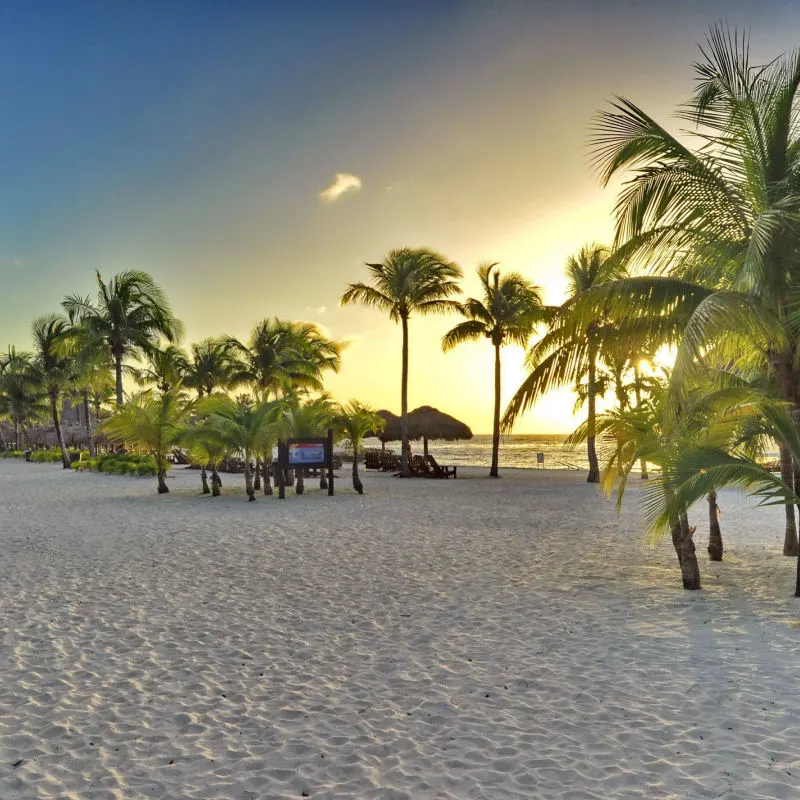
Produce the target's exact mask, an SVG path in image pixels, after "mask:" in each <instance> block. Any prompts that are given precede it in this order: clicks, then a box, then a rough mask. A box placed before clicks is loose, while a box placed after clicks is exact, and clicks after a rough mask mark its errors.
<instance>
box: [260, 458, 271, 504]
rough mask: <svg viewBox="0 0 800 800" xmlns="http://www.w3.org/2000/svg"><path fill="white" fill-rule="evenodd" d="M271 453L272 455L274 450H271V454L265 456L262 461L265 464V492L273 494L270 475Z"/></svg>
mask: <svg viewBox="0 0 800 800" xmlns="http://www.w3.org/2000/svg"><path fill="white" fill-rule="evenodd" d="M271 455H272V452H270V453H269V455H265V457H264V459H263V461H262V463H263V465H264V494H272V482H271V481H270V479H269V476H270V466H269V462H270V456H271Z"/></svg>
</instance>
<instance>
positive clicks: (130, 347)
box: [61, 270, 182, 406]
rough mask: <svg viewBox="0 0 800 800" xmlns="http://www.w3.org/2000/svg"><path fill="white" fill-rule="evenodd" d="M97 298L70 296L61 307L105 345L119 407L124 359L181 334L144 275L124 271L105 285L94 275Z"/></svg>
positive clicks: (156, 289)
mask: <svg viewBox="0 0 800 800" xmlns="http://www.w3.org/2000/svg"><path fill="white" fill-rule="evenodd" d="M97 284H98V290H97V296H96V297H95V298H94V299H92V298H90V297H81V296H79V295H70V296H69V297H66V298H65V299H64V301H63V303H62V304H61V305H62V306H63V308H64V310H65V311H66V312H67V314H68V315H70V317H71V318H72V319H74V320H75V321H76V322H79V323H81V324H83V325H85V326H86V328H87V329H88V330H89V331H90V332H91V333H92V335H93V336H96V337H98V338H100V339H102V340H103V341H104V342H105V343H106V347H107V348H108V350H109V352H110V354H111V358H112V361H113V363H114V373H115V379H116V396H117V405H118V406H120V405H122V402H123V392H122V368H123V361H124V360H125V359H126V358H128V357H131V356H133V357H137V356H141V355H146V354H147V353H149V352H150V351H151V350H153V348H155V347H157V346H158V344H159V341H160V339H161V338H162V337H163V338H165V339H166V340H167V341H168V342H177V341H178V339H179V338H180V335H181V332H182V326H181V324H180V322H179V321H178V320H177V319H176V318H175V316H174V315H173V313H172V310H171V308H170V305H169V302H168V301H167V297H166V295H165V294H164V292H163V290H162V289H161V288H160V287H159V286H157V285H156V283H155V281H154V280H153V279H152V278H151V277H150V275H148V274H147V273H146V272H139V271H137V270H128V271H126V272H120V273H119V274H118V275H115V276H114V277H113V278H112V279H111V280H110V281H109V282H108V283H106V282H105V281H104V280H103V278H102V277H101V275H100V273H99V272H98V273H97Z"/></svg>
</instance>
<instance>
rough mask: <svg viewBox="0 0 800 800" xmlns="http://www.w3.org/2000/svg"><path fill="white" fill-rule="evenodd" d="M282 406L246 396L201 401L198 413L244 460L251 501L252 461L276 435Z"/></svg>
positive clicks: (248, 496)
mask: <svg viewBox="0 0 800 800" xmlns="http://www.w3.org/2000/svg"><path fill="white" fill-rule="evenodd" d="M278 411H279V403H276V402H275V401H263V402H258V401H255V400H253V399H252V398H250V397H247V396H246V395H243V396H240V397H238V398H237V399H236V400H233V399H232V398H230V397H228V396H227V395H220V394H215V395H213V396H211V397H205V398H203V399H202V400H200V401H198V404H197V413H198V416H199V417H200V418H204V419H205V423H204V424H207V425H208V426H209V427H210V428H212V429H214V430H215V431H216V434H215V435H217V434H218V435H219V436H220V437H221V440H222V442H224V444H225V447H226V449H227V450H228V451H229V452H233V453H239V454H240V455H241V456H242V458H243V459H244V483H245V492H246V493H247V499H248V500H249V501H250V502H252V501H254V500H255V499H256V494H255V488H254V486H253V472H252V460H253V457H254V456H255V455H256V454H257V453H260V452H263V450H264V448H265V442H266V441H267V440H268V439H269V438H270V437H272V436H274V435H275V428H276V417H277V414H278ZM206 446H208V444H207V445H206Z"/></svg>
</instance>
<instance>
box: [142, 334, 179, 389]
mask: <svg viewBox="0 0 800 800" xmlns="http://www.w3.org/2000/svg"><path fill="white" fill-rule="evenodd" d="M188 369H189V357H188V356H187V355H186V351H185V350H183V349H182V348H180V347H178V346H176V345H174V344H171V345H167V346H166V347H163V348H161V347H153V348H152V349H151V350H150V351H149V352H148V353H147V365H146V366H144V367H141V368H139V369H136V370H135V371H134V376H135V378H136V382H137V383H139V384H140V385H141V386H155V387H156V388H157V389H158V390H159V391H160V392H168V391H169V390H170V389H171V388H172V387H173V386H175V384H177V383H179V382H180V383H184V385H185V381H184V378H185V376H186V372H187V370H188Z"/></svg>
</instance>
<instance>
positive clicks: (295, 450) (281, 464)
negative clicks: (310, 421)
mask: <svg viewBox="0 0 800 800" xmlns="http://www.w3.org/2000/svg"><path fill="white" fill-rule="evenodd" d="M287 469H295V470H298V469H319V470H323V469H327V470H328V495H329V496H331V495H333V430H332V429H328V435H327V436H325V437H322V436H320V437H314V438H311V437H309V438H307V439H299V438H298V439H287V440H286V441H285V442H284V441H283V440H280V441H279V442H278V474H279V476H280V478H279V482H278V497H279V498H280V499H281V500H283V499H284V498H285V497H286V480H285V471H286V470H287Z"/></svg>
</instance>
